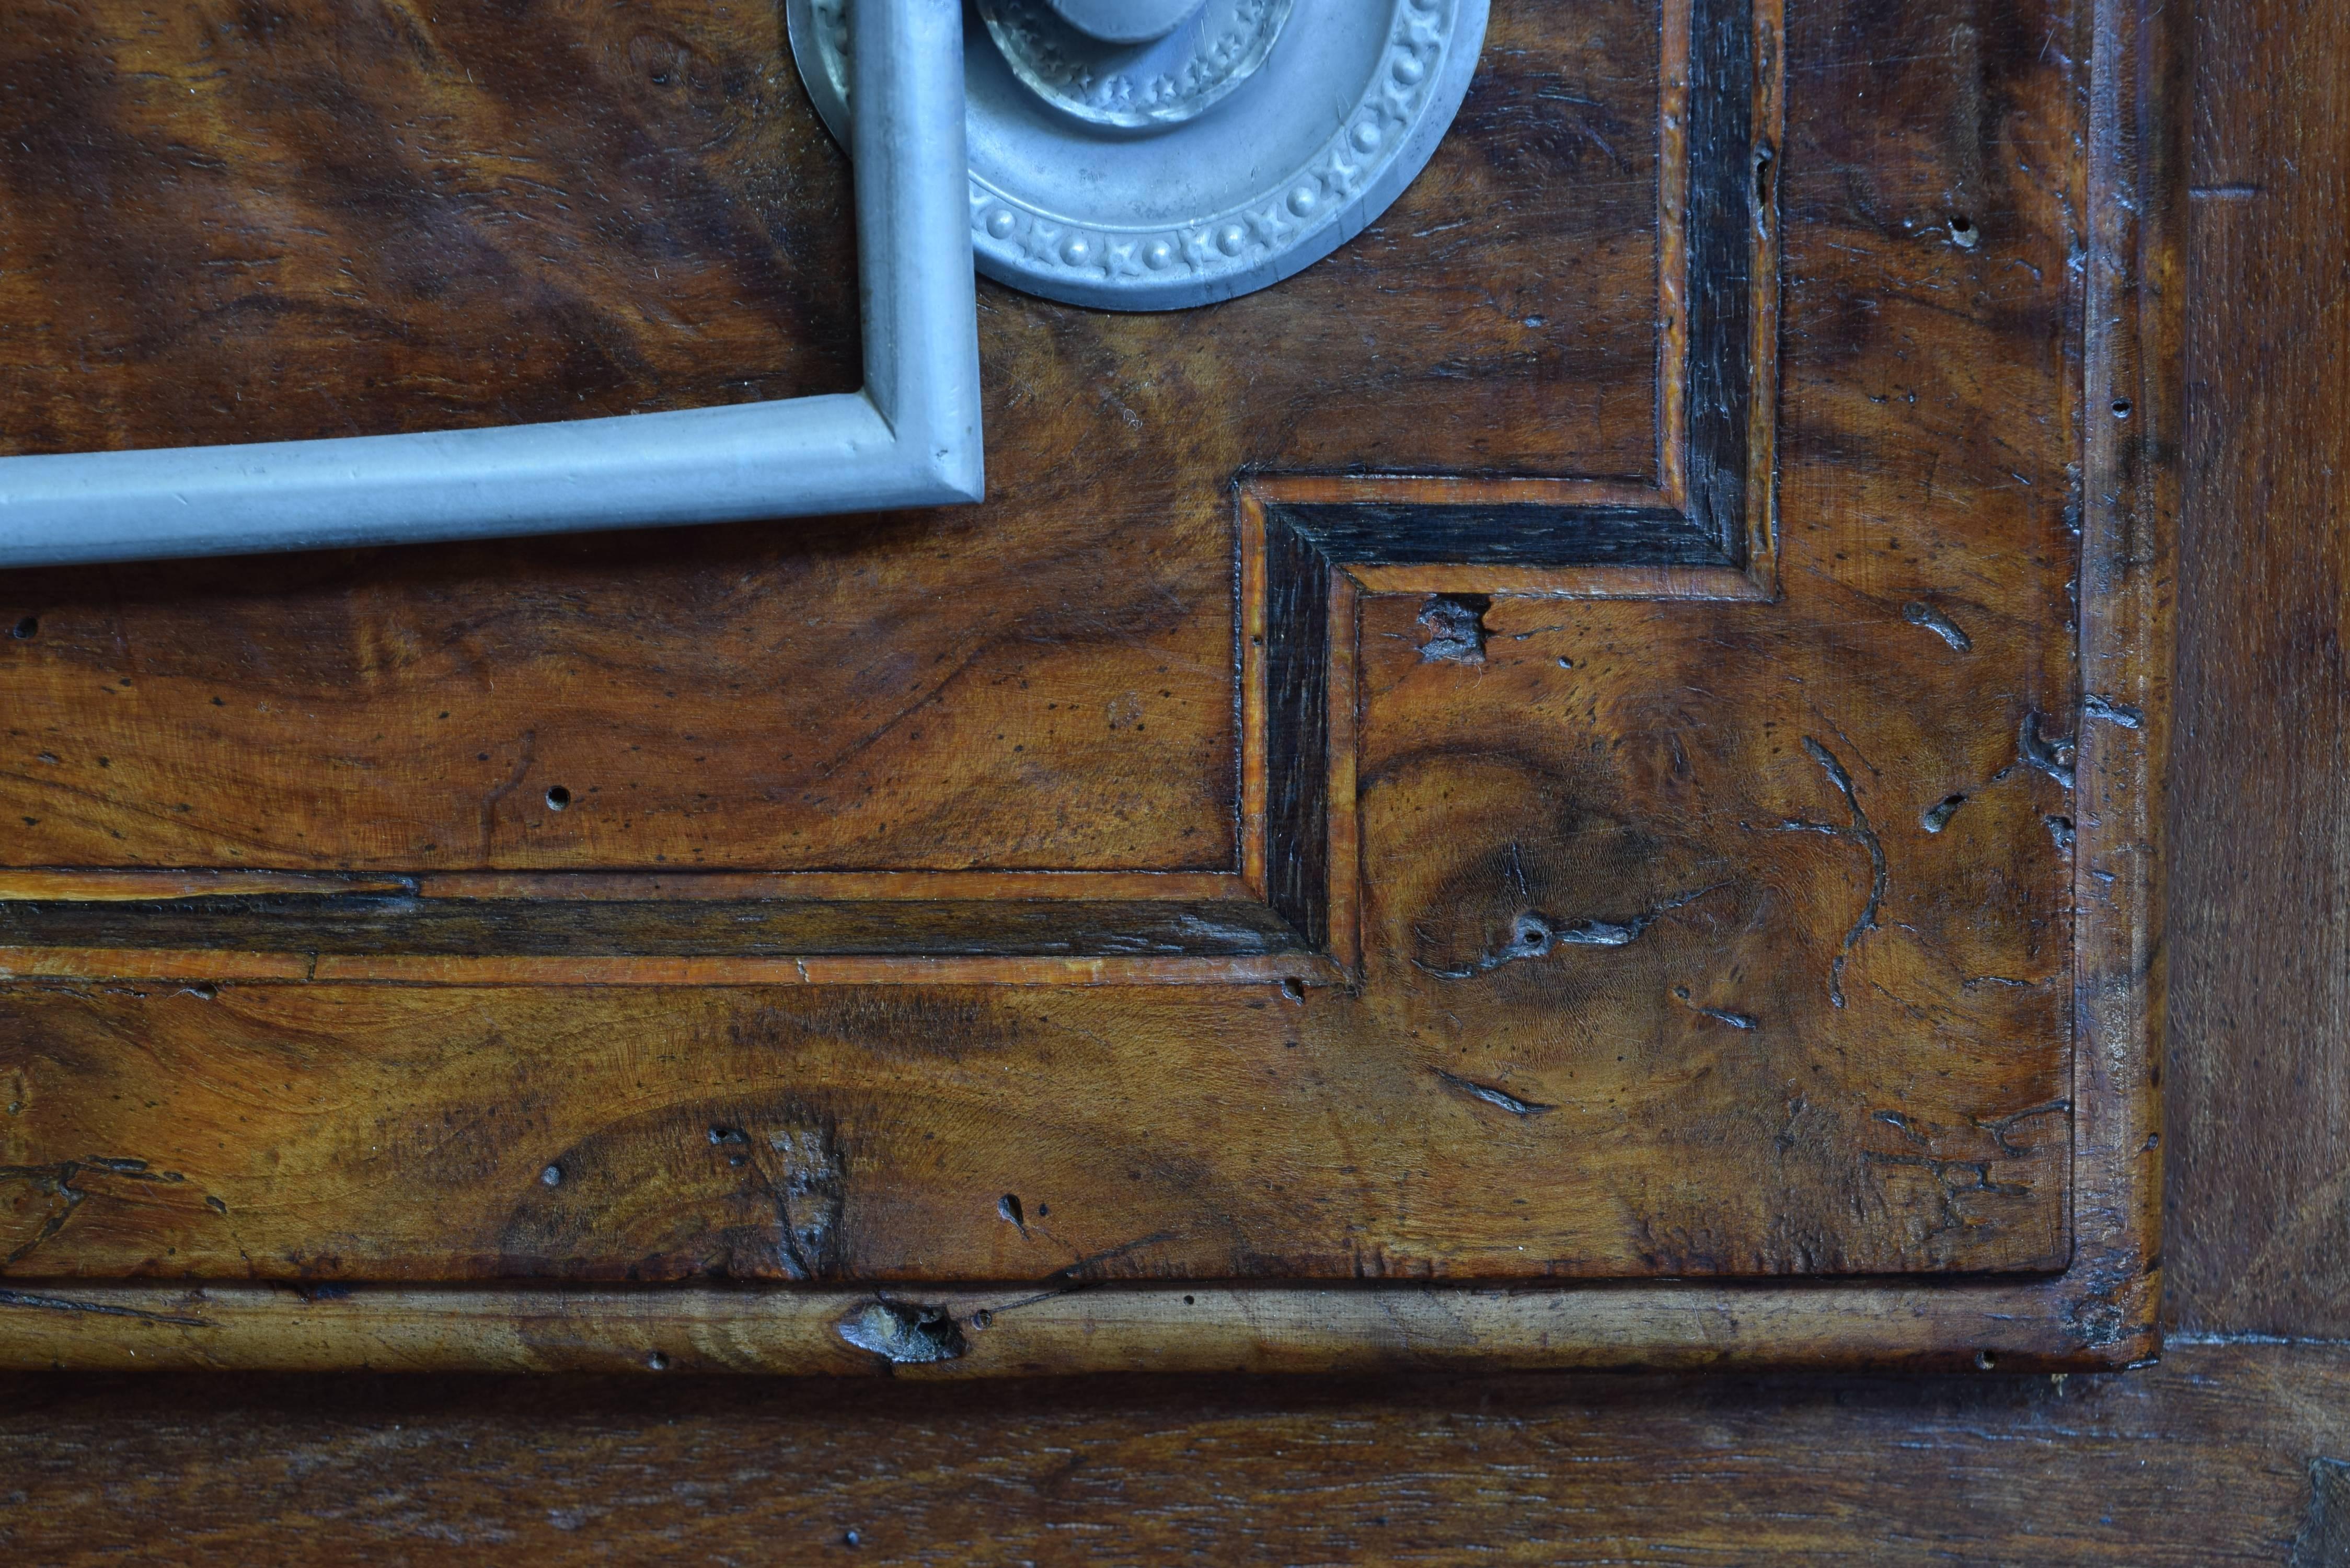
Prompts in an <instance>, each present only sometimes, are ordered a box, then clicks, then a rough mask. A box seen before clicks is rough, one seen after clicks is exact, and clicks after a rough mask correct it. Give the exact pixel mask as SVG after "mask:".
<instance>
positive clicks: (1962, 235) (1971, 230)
mask: <svg viewBox="0 0 2350 1568" xmlns="http://www.w3.org/2000/svg"><path fill="white" fill-rule="evenodd" d="M1950 238H1951V239H1952V240H1953V241H1955V242H1956V243H1957V244H1958V247H1959V248H1960V250H1963V251H1970V250H1972V249H1974V248H1975V247H1976V246H1977V245H1979V244H1982V231H1981V229H1978V228H1976V227H1975V221H1974V220H1973V219H1972V218H1970V217H1968V216H1967V215H1966V214H1965V213H1960V214H1959V215H1958V216H1956V217H1954V218H1952V219H1951V220H1950Z"/></svg>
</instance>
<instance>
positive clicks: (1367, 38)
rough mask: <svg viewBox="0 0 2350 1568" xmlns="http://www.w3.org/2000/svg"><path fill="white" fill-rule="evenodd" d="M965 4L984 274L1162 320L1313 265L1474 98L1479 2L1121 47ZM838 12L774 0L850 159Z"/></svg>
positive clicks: (1233, 23)
mask: <svg viewBox="0 0 2350 1568" xmlns="http://www.w3.org/2000/svg"><path fill="white" fill-rule="evenodd" d="M975 3H976V8H977V11H978V14H979V19H980V20H981V21H982V22H983V24H984V26H971V27H969V28H968V31H967V36H966V40H965V45H964V75H965V81H966V87H967V90H968V94H969V99H970V105H969V119H970V127H969V134H970V144H971V223H972V250H973V251H974V253H975V254H976V257H977V260H978V264H979V270H980V271H981V272H983V273H985V274H986V275H988V276H990V277H992V278H994V279H995V280H996V281H997V282H999V283H1003V284H1007V285H1009V286H1012V287H1014V288H1018V289H1023V290H1025V291H1026V292H1028V293H1031V294H1037V295H1042V296H1045V297H1046V298H1048V299H1058V300H1066V301H1067V302H1069V303H1070V304H1073V305H1087V306H1096V307H1097V308H1101V309H1107V310H1177V309H1181V308H1184V307H1186V306H1196V305H1210V304H1213V303H1215V302H1216V301H1218V300H1223V299H1230V298H1232V297H1233V296H1237V295H1243V294H1247V293H1250V292H1251V291H1253V290H1255V289H1260V288H1263V287H1265V286H1267V285H1269V284H1274V283H1278V282H1279V281H1280V280H1281V279H1283V278H1284V277H1287V276H1289V275H1291V274H1292V273H1295V272H1297V271H1300V270H1301V269H1303V268H1305V267H1307V266H1310V265H1313V264H1314V263H1315V262H1316V261H1319V260H1320V259H1321V258H1322V257H1324V256H1326V255H1327V254H1330V253H1331V252H1332V251H1334V250H1336V248H1337V247H1338V246H1339V245H1341V244H1345V243H1346V242H1347V240H1349V239H1351V238H1353V237H1354V236H1355V235H1356V234H1359V233H1361V232H1362V230H1363V229H1364V228H1366V227H1367V226H1368V225H1369V224H1370V223H1372V222H1374V221H1375V220H1376V219H1377V218H1378V215H1379V214H1380V213H1382V212H1384V211H1385V210H1386V209H1387V206H1388V203H1389V202H1393V201H1394V200H1395V199H1396V197H1397V196H1399V195H1400V194H1401V193H1402V192H1403V190H1404V187H1405V186H1407V185H1409V184H1410V183H1411V182H1412V180H1413V178H1414V177H1415V176H1417V175H1418V174H1419V171H1420V170H1421V169H1422V168H1423V167H1424V166H1425V165H1426V164H1427V162H1428V160H1429V158H1430V155H1431V154H1433V153H1434V152H1435V151H1436V146H1437V143H1438V142H1439V141H1440V140H1443V137H1444V132H1445V130H1446V129H1447V128H1448V127H1449V126H1450V125H1451V123H1452V117H1453V115H1454V114H1455V113H1457V112H1458V111H1459V109H1460V107H1461V99H1463V98H1464V97H1466V96H1467V94H1468V90H1469V80H1470V78H1471V76H1472V75H1473V74H1474V73H1475V71H1476V67H1477V54H1478V50H1479V48H1480V47H1482V44H1483V42H1484V36H1485V16H1486V5H1487V0H1203V3H1202V4H1201V6H1200V8H1199V10H1198V11H1197V13H1196V14H1194V15H1192V16H1190V17H1189V18H1188V19H1187V20H1185V21H1184V22H1183V23H1182V24H1181V25H1180V26H1177V27H1176V28H1175V29H1174V30H1173V31H1172V32H1170V33H1169V34H1167V35H1166V36H1162V37H1159V38H1156V39H1153V40H1149V41H1148V42H1144V43H1140V44H1132V45H1118V44H1110V43H1107V42H1105V41H1103V40H1101V39H1099V38H1096V37H1092V36H1088V35H1087V34H1084V33H1081V32H1079V31H1078V30H1077V29H1076V27H1074V26H1069V25H1068V24H1067V23H1066V21H1065V20H1063V19H1062V16H1061V12H1062V9H1063V8H1062V7H1060V6H1057V5H1052V4H1049V3H1048V0H975ZM851 4H854V0H786V4H785V14H786V16H787V17H788V19H789V24H790V31H791V41H792V53H793V57H794V58H795V60H796V61H797V62H798V65H799V69H800V75H801V78H802V79H803V80H805V81H806V83H807V87H808V94H809V97H810V98H811V99H814V101H815V103H816V109H817V112H818V113H820V114H821V115H822V116H823V117H824V119H825V123H826V124H827V126H829V127H830V128H831V130H832V133H833V135H834V136H835V137H836V138H837V139H838V140H840V142H841V144H842V145H843V146H844V147H845V146H847V145H848V113H849V105H848V99H847V76H848V72H847V45H848V26H847V13H846V7H847V5H851ZM1087 61H1090V62H1092V63H1091V64H1090V65H1087V64H1086V63H1085V62H1087ZM1120 62H1125V63H1126V68H1124V69H1123V71H1122V72H1121V69H1120V68H1117V67H1119V65H1120ZM1137 62H1139V63H1137ZM1146 66H1147V67H1149V69H1148V70H1145V69H1144V68H1143V67H1146Z"/></svg>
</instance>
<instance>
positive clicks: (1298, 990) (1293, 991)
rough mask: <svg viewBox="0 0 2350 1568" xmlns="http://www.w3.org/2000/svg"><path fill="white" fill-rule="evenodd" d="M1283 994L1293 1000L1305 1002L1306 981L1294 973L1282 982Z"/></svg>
mask: <svg viewBox="0 0 2350 1568" xmlns="http://www.w3.org/2000/svg"><path fill="white" fill-rule="evenodd" d="M1281 994H1282V995H1284V996H1285V997H1287V998H1289V1000H1290V1001H1292V1002H1303V1001H1305V981H1302V980H1300V979H1298V978H1297V977H1296V976H1295V975H1294V974H1293V975H1291V976H1289V977H1288V978H1287V979H1285V980H1284V981H1282V982H1281Z"/></svg>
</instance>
